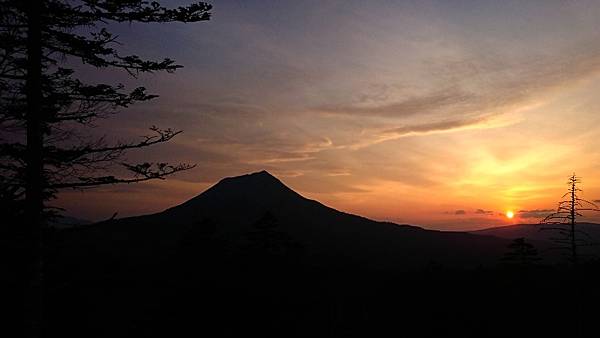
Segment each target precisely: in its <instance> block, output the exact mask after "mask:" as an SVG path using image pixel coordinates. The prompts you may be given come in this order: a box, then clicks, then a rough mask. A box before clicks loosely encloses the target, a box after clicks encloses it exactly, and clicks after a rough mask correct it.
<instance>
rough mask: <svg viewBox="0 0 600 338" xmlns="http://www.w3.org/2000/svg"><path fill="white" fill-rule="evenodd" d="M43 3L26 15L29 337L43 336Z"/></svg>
mask: <svg viewBox="0 0 600 338" xmlns="http://www.w3.org/2000/svg"><path fill="white" fill-rule="evenodd" d="M42 6H43V1H42V0H28V1H27V5H26V7H27V8H26V12H27V20H28V22H27V78H26V84H25V86H26V89H25V90H26V94H27V149H26V151H27V155H26V156H27V158H26V162H27V163H26V165H27V169H26V180H27V182H26V197H25V199H26V202H25V204H26V205H25V215H26V220H25V221H26V222H27V224H26V225H27V228H28V229H27V230H28V239H29V241H28V244H29V245H28V246H27V247H28V248H29V250H30V251H29V255H30V262H31V267H30V270H29V272H30V275H29V279H30V280H29V288H28V289H27V295H26V298H27V299H26V314H25V315H26V318H25V320H26V323H27V328H26V329H27V332H26V333H27V336H29V337H40V336H42V323H43V321H42V313H43V297H42V296H43V272H42V271H43V270H42V264H43V238H42V236H43V226H44V218H43V207H44V194H43V183H44V178H43V176H44V173H43V153H42V152H43V116H42V113H43V112H42V19H41V15H42Z"/></svg>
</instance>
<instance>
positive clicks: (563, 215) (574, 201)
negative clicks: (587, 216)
mask: <svg viewBox="0 0 600 338" xmlns="http://www.w3.org/2000/svg"><path fill="white" fill-rule="evenodd" d="M579 183H581V180H580V178H579V177H577V176H576V175H575V174H573V175H572V176H571V177H569V181H568V182H567V184H568V186H569V190H568V191H567V192H566V193H565V194H564V195H563V198H566V199H564V200H562V201H560V202H558V207H557V209H556V212H554V213H552V214H550V215H548V216H546V217H545V218H544V219H543V220H542V221H541V222H540V223H542V224H545V226H544V227H542V230H552V231H555V232H556V234H557V235H556V237H553V238H552V240H553V241H554V242H555V243H557V244H558V247H557V249H562V250H566V251H567V252H568V258H569V260H570V261H571V262H572V263H573V264H577V263H578V261H579V258H580V253H579V248H580V247H582V246H589V245H594V243H592V242H591V241H590V240H591V237H590V236H589V235H588V234H587V233H585V232H584V231H581V230H579V229H577V218H578V217H583V214H581V212H583V211H600V209H599V208H598V206H597V205H596V204H595V203H593V202H590V201H587V200H585V199H583V198H580V197H579V192H581V191H582V190H581V189H579V188H578V186H577V185H578V184H579Z"/></svg>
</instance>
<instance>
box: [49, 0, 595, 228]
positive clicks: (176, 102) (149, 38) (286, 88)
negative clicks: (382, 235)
mask: <svg viewBox="0 0 600 338" xmlns="http://www.w3.org/2000/svg"><path fill="white" fill-rule="evenodd" d="M269 4H271V2H268V1H267V2H266V4H263V3H262V2H257V3H254V2H252V5H248V6H239V3H238V2H230V1H220V2H219V6H218V11H216V12H215V15H214V17H213V18H212V19H211V22H210V25H199V26H196V25H183V26H176V28H172V27H171V28H168V30H160V29H158V28H156V27H154V26H144V27H138V26H136V25H133V26H129V25H123V26H122V27H120V26H119V28H118V29H116V33H117V34H118V35H119V37H120V39H121V40H123V44H124V45H127V46H129V47H128V48H131V49H132V50H136V51H138V50H139V51H140V55H150V56H152V55H167V56H169V57H170V58H173V59H175V60H177V62H178V63H181V64H183V65H184V66H185V68H184V69H183V70H181V71H178V72H177V73H176V76H172V75H170V74H156V75H152V76H149V77H147V78H143V79H142V80H143V85H144V86H146V87H148V91H149V92H151V93H158V94H160V98H158V99H156V100H153V101H152V104H151V105H148V106H145V105H135V106H133V107H132V108H131V109H128V110H127V113H126V114H123V116H121V119H119V118H116V119H111V120H110V121H107V122H106V124H107V125H103V126H101V127H102V128H103V129H102V130H109V131H113V132H114V135H108V136H107V137H108V138H109V139H110V137H111V136H112V137H114V138H115V139H127V138H128V137H129V138H133V139H135V137H139V135H143V134H144V133H145V129H146V128H147V127H148V126H149V125H152V124H157V125H159V126H164V127H171V128H175V129H181V130H183V131H184V133H183V134H181V135H180V136H178V137H177V139H176V140H174V141H173V142H171V143H170V144H168V145H162V146H160V147H157V148H156V149H154V150H153V151H154V153H147V155H144V156H148V157H149V158H146V157H144V158H142V159H141V160H143V161H146V160H151V161H153V160H157V159H158V160H161V161H162V160H168V161H170V162H178V161H180V162H188V163H196V164H197V166H196V167H195V168H194V169H193V170H190V171H189V172H185V173H182V174H180V175H177V176H175V177H173V178H171V179H169V180H168V181H166V182H158V183H154V182H152V183H148V184H144V185H139V186H126V187H122V186H118V187H111V186H108V187H103V188H102V189H100V190H94V191H89V192H85V194H86V198H85V199H82V198H81V196H82V193H81V192H79V191H67V192H65V193H63V194H62V195H61V196H60V198H59V199H58V200H57V205H59V206H61V207H64V208H66V209H67V210H68V211H69V212H70V213H71V214H73V215H75V216H77V217H81V218H86V219H94V220H98V219H105V218H109V217H110V216H111V215H112V214H113V213H114V212H117V211H118V212H119V215H120V216H127V215H135V214H143V213H149V212H157V211H160V210H163V209H166V208H168V207H171V206H173V205H175V204H178V203H181V202H183V201H185V200H187V199H189V198H192V197H193V196H195V195H197V194H199V193H201V192H202V191H203V190H204V189H206V188H207V187H209V186H210V185H212V184H214V183H216V182H218V180H220V179H221V178H223V177H228V176H236V175H241V174H245V173H249V172H257V171H261V170H267V171H269V172H270V173H272V174H273V175H275V176H276V177H278V178H280V179H281V180H282V181H283V182H284V183H285V184H287V185H288V186H290V187H291V188H293V189H294V190H296V191H298V192H299V193H301V194H302V195H303V196H306V197H307V198H311V199H315V200H318V201H320V202H322V203H324V204H326V205H328V206H331V207H333V208H336V209H339V210H342V211H345V212H350V213H356V214H360V215H363V216H367V217H370V218H374V219H377V220H388V221H393V222H399V223H409V224H418V225H420V226H423V227H426V228H434V229H444V230H465V229H477V228H483V227H488V226H498V225H506V224H510V223H523V222H527V223H536V222H538V221H539V220H540V218H539V217H538V216H539V214H540V213H536V212H534V211H536V210H546V209H549V208H553V207H554V205H555V203H556V202H557V199H559V198H560V196H562V194H563V190H564V189H565V185H564V183H565V177H568V176H569V175H571V174H572V173H573V172H576V173H577V174H578V175H579V176H581V177H582V178H583V183H582V188H583V189H584V193H583V195H582V197H584V198H586V199H589V200H596V199H600V175H598V173H600V154H599V153H598V151H597V149H600V138H599V137H598V134H599V133H600V114H598V107H599V106H600V96H599V95H598V94H597V92H598V88H600V28H599V26H598V17H600V6H591V5H586V3H585V2H571V1H570V2H564V1H563V2H549V3H544V6H539V4H538V3H536V2H521V3H519V4H518V5H517V4H513V5H508V4H506V5H505V4H504V2H486V1H481V2H479V1H477V2H471V3H470V4H469V5H468V6H467V5H466V4H462V2H460V4H457V3H454V2H446V1H433V2H404V1H400V2H384V3H379V4H378V5H376V6H374V5H373V6H372V5H371V4H370V3H368V2H358V1H357V2H352V1H350V2H344V4H343V5H341V4H336V3H331V4H329V5H322V3H321V2H315V3H314V5H306V4H304V3H302V4H300V3H296V2H282V3H281V4H279V3H278V2H277V5H276V6H275V5H269ZM466 7H468V8H466ZM307 8H311V10H307ZM263 13H269V15H268V16H266V17H265V16H264V15H263ZM475 14H476V15H475ZM283 23H285V24H283ZM157 41H160V43H158V42H157ZM118 76H119V75H115V77H116V78H118V79H120V78H119V77H118ZM102 81H103V79H101V78H99V79H98V82H100V83H101V82H102ZM101 123H102V122H101ZM148 154H149V155H148ZM135 156H138V155H135V154H132V160H140V158H136V157H135ZM140 156H141V155H140ZM138 197H139V199H137V198H138ZM132 199H133V200H135V203H129V202H127V201H130V200H132ZM98 201H103V202H102V203H98ZM507 205H508V206H510V208H511V209H512V210H513V212H512V216H509V213H508V212H506V206H507Z"/></svg>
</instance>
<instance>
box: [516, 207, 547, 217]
mask: <svg viewBox="0 0 600 338" xmlns="http://www.w3.org/2000/svg"><path fill="white" fill-rule="evenodd" d="M554 211H555V210H554V209H534V210H519V211H518V212H517V216H518V217H519V218H542V217H546V216H548V214H550V213H552V212H554Z"/></svg>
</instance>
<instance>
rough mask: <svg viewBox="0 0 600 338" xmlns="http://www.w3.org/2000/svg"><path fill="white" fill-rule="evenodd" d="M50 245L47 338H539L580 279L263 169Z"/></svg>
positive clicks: (57, 237)
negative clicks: (508, 261)
mask: <svg viewBox="0 0 600 338" xmlns="http://www.w3.org/2000/svg"><path fill="white" fill-rule="evenodd" d="M46 241H47V243H48V244H49V245H48V250H47V255H46V256H47V257H46V258H47V259H46V261H45V262H44V263H45V264H44V267H45V271H44V280H45V281H46V289H45V290H46V292H45V294H44V301H45V303H46V316H47V323H48V326H47V330H48V332H50V334H49V335H48V336H52V337H53V336H57V337H63V338H64V337H81V335H82V333H84V335H85V336H86V337H180V336H207V337H239V336H260V337H282V336H283V337H385V336H390V333H393V334H394V335H402V334H403V333H405V332H420V333H422V335H423V336H448V332H453V333H455V334H456V335H457V336H458V335H460V336H461V337H465V336H466V337H469V336H473V337H479V336H482V335H484V336H485V335H486V334H487V333H493V334H491V335H490V336H494V334H497V335H498V336H508V335H514V332H522V331H521V329H520V324H523V323H526V324H531V323H535V325H531V327H532V329H533V330H534V332H535V333H539V332H540V329H539V325H538V323H539V322H541V321H543V320H544V319H546V318H549V317H550V316H551V315H553V314H554V312H552V311H555V305H556V297H551V298H548V297H547V296H548V295H549V294H550V295H555V294H558V293H560V292H562V290H563V288H564V282H563V281H570V280H571V278H568V277H569V276H568V275H565V277H563V276H562V275H561V274H560V271H558V270H556V271H555V270H551V269H546V268H545V267H539V268H538V267H535V266H533V267H528V273H527V274H525V273H522V272H523V271H522V270H521V269H519V267H518V266H517V267H514V266H512V267H511V266H502V265H501V266H497V263H498V262H499V259H500V258H501V257H502V255H503V254H504V253H505V252H506V251H507V248H506V246H507V245H508V244H509V243H510V239H506V238H499V237H494V236H490V235H487V234H486V235H477V234H470V233H464V232H442V231H430V230H424V229H422V228H419V227H415V226H409V225H399V224H394V223H389V222H376V221H373V220H369V219H367V218H364V217H360V216H356V215H351V214H348V213H344V212H340V211H337V210H335V209H332V208H330V207H327V206H325V205H323V204H321V203H319V202H317V201H314V200H310V199H307V198H304V197H302V196H301V195H299V194H298V193H296V192H294V191H293V190H291V189H290V188H288V187H287V186H285V185H284V184H283V183H282V182H281V181H279V180H278V179H277V178H275V177H273V176H272V175H270V174H269V173H267V172H265V171H263V172H259V173H254V174H249V175H244V176H239V177H231V178H226V179H223V180H221V181H220V182H219V183H217V184H216V185H214V186H213V187H211V188H210V189H208V190H206V191H204V192H203V193H201V194H200V195H198V196H196V197H194V198H192V199H190V200H189V201H187V202H185V203H183V204H181V205H178V206H175V207H172V208H169V209H167V210H165V211H162V212H159V213H156V214H152V215H145V216H138V217H129V218H123V219H114V220H110V221H104V222H100V223H95V224H90V225H82V226H77V227H72V228H68V229H52V231H49V232H48V235H47V237H46ZM513 268H516V269H513ZM529 272H530V273H529ZM598 280H600V278H599V279H598ZM546 281H552V283H547V282H546ZM589 283H590V285H598V284H597V283H596V282H595V279H590V280H589ZM540 285H541V286H543V288H540ZM548 288H550V289H548ZM14 294H15V295H20V293H14ZM592 294H593V293H592ZM515 299H517V300H520V299H526V300H527V302H529V303H531V304H536V305H537V306H538V307H539V309H536V311H533V312H532V311H530V309H531V308H530V307H528V306H525V307H524V306H522V304H521V303H515ZM590 304H595V303H590ZM507 313H510V314H511V316H512V317H511V320H509V321H504V322H502V325H500V326H499V325H498V318H504V317H505V316H506V314H507ZM593 313H594V312H593V311H592V312H590V314H593ZM532 316H533V317H532ZM532 318H533V319H532ZM565 323H566V324H569V323H570V322H569V321H565ZM565 327H569V328H570V325H565ZM517 328H518V329H517ZM551 329H552V331H553V332H554V331H556V327H555V326H552V327H551ZM499 330H500V331H499ZM517 330H518V331H517ZM567 332H570V331H567ZM451 336H452V335H451Z"/></svg>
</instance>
